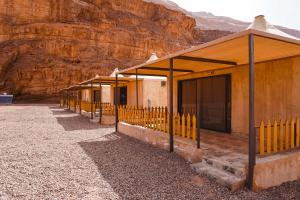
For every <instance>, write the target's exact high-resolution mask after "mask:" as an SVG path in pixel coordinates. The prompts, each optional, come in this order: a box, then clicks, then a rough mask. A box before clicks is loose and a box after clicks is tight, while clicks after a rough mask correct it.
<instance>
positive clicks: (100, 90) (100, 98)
mask: <svg viewBox="0 0 300 200" xmlns="http://www.w3.org/2000/svg"><path fill="white" fill-rule="evenodd" d="M99 101H100V105H99V123H100V124H101V122H102V83H101V79H99Z"/></svg>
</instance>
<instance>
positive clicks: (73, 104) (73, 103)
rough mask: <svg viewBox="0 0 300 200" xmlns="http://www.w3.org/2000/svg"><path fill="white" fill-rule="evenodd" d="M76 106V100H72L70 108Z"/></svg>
mask: <svg viewBox="0 0 300 200" xmlns="http://www.w3.org/2000/svg"><path fill="white" fill-rule="evenodd" d="M74 106H75V102H74V100H72V99H71V100H70V108H74Z"/></svg>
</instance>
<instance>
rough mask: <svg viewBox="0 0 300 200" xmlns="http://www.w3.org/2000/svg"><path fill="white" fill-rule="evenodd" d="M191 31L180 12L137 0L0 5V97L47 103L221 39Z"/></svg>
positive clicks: (4, 1) (17, 0) (0, 0)
mask: <svg viewBox="0 0 300 200" xmlns="http://www.w3.org/2000/svg"><path fill="white" fill-rule="evenodd" d="M195 27H196V22H195V20H194V19H193V18H191V17H188V16H186V15H185V14H183V13H182V12H179V11H175V10H171V9H168V8H166V7H164V6H163V5H158V4H154V3H149V2H144V1H142V0H0V92H9V93H14V94H16V95H17V97H19V98H42V97H43V98H46V97H50V96H53V95H54V94H57V92H58V91H59V90H60V89H62V88H65V87H67V86H69V85H72V84H75V83H78V82H80V81H82V80H85V79H88V78H91V77H94V76H95V75H96V74H100V75H108V74H110V73H111V72H112V70H113V69H114V68H115V67H118V68H120V69H122V68H125V67H128V66H132V65H135V64H137V63H141V62H143V61H145V60H146V59H147V58H148V56H149V55H150V54H151V53H152V52H156V53H157V55H158V56H159V57H161V56H163V55H166V54H168V53H171V52H174V51H177V50H180V49H184V48H187V47H189V46H191V45H195V44H197V43H200V42H205V41H207V40H211V39H215V38H214V37H219V36H221V35H224V34H228V32H220V31H212V32H213V34H208V33H207V32H205V31H204V32H203V31H199V30H197V29H196V28H195ZM208 35H209V36H210V37H209V39H208V38H207V37H206V36H208Z"/></svg>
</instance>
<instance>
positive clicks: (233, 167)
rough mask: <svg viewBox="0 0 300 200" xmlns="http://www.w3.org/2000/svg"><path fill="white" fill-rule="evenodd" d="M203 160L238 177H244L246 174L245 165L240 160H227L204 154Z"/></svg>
mask: <svg viewBox="0 0 300 200" xmlns="http://www.w3.org/2000/svg"><path fill="white" fill-rule="evenodd" d="M203 162H205V163H206V164H208V165H211V166H213V167H215V168H217V169H220V170H224V171H226V172H228V173H230V174H233V175H235V176H237V177H240V178H246V176H247V168H246V165H245V164H242V163H240V162H236V163H235V162H228V161H226V160H222V159H218V158H208V157H206V156H204V157H203Z"/></svg>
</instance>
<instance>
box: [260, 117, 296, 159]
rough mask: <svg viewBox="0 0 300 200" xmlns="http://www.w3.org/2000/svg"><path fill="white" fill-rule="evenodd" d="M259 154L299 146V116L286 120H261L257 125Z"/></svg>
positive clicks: (267, 153) (282, 150) (287, 149)
mask: <svg viewBox="0 0 300 200" xmlns="http://www.w3.org/2000/svg"><path fill="white" fill-rule="evenodd" d="M259 141H260V142H259V143H260V144H259V152H260V155H262V156H263V155H269V154H272V153H277V152H284V151H289V150H291V149H294V148H299V147H300V122H299V118H298V117H297V118H292V119H291V120H286V121H282V120H280V121H277V120H274V121H272V122H271V121H270V120H268V121H267V122H266V124H265V122H264V121H261V124H260V127H259Z"/></svg>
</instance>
